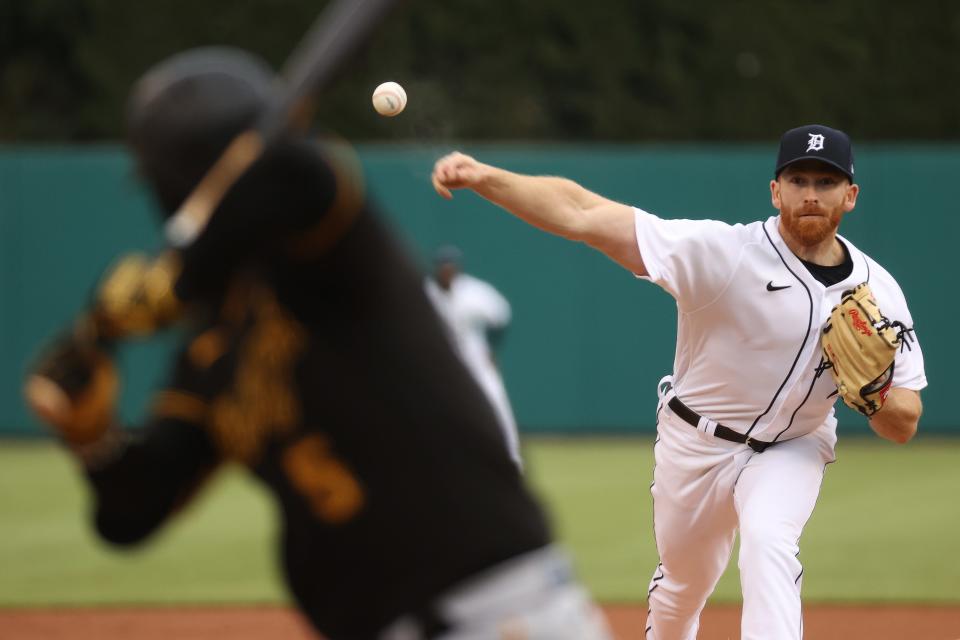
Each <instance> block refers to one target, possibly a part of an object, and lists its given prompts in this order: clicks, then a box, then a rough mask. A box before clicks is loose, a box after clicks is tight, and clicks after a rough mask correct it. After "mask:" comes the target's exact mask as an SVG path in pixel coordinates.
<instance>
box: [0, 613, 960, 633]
mask: <svg viewBox="0 0 960 640" xmlns="http://www.w3.org/2000/svg"><path fill="white" fill-rule="evenodd" d="M604 610H605V611H606V612H607V615H608V617H609V619H610V623H611V625H612V626H613V628H614V632H615V634H616V638H617V640H642V638H643V628H644V624H643V623H644V619H645V617H646V610H645V609H644V608H643V607H641V606H638V605H610V606H606V607H604ZM804 617H805V620H806V633H805V637H806V638H807V639H808V640H841V639H843V640H860V639H866V638H870V640H958V639H960V606H958V607H921V606H885V607H841V606H807V607H806V608H805V616H804ZM739 628H740V609H739V607H711V608H708V609H707V610H706V611H705V612H704V615H703V623H702V625H701V631H700V635H699V638H700V640H733V639H735V638H737V637H739ZM0 638H3V639H5V640H6V639H8V638H9V639H10V640H67V639H69V640H94V639H97V640H104V639H107V640H112V639H114V638H118V639H119V638H123V639H124V640H224V639H229V640H264V639H269V640H317V639H316V636H314V635H313V634H311V632H310V631H309V629H308V628H307V627H306V625H305V624H304V623H303V621H302V620H301V619H300V618H299V616H297V614H295V613H294V612H292V611H290V610H289V609H285V608H282V607H222V608H201V607H187V608H150V609H129V608H124V609H56V610H52V609H20V610H16V609H10V610H0Z"/></svg>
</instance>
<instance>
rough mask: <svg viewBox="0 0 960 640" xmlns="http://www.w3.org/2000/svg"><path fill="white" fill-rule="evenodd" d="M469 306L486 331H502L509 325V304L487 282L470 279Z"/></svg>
mask: <svg viewBox="0 0 960 640" xmlns="http://www.w3.org/2000/svg"><path fill="white" fill-rule="evenodd" d="M469 283H470V287H469V290H468V293H469V295H470V297H471V300H470V306H471V307H472V308H473V309H474V311H475V313H476V314H477V316H478V318H479V319H480V320H481V321H482V322H483V324H484V325H486V327H487V328H488V329H503V328H505V327H506V326H507V325H508V324H510V315H511V309H510V303H509V302H508V301H507V299H506V298H505V297H504V296H503V294H501V293H500V292H499V291H497V289H496V287H494V286H493V285H492V284H490V283H489V282H485V281H483V280H480V279H478V278H472V277H471V278H470V280H469Z"/></svg>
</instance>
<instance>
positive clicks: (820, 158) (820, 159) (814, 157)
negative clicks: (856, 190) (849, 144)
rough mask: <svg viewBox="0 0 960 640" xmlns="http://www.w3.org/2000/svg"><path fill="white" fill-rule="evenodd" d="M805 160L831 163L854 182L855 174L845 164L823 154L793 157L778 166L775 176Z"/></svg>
mask: <svg viewBox="0 0 960 640" xmlns="http://www.w3.org/2000/svg"><path fill="white" fill-rule="evenodd" d="M803 160H816V161H817V162H822V163H823V164H828V165H830V166H831V167H833V168H834V169H836V170H837V171H839V172H840V173H842V174H843V175H845V176H847V179H848V180H850V183H851V184H852V183H853V174H852V173H850V172H849V171H847V170H846V169H845V168H844V167H843V166H841V165H840V164H839V163H838V162H834V161H833V160H830V159H829V158H825V157H823V156H821V155H807V156H800V157H799V158H791V159H790V160H788V161H787V162H784V163H783V164H782V165H780V166H779V167H777V170H776V171H775V172H774V174H773V175H774V176H775V177H777V178H779V177H780V173H781V172H782V171H783V170H784V169H786V168H787V167H789V166H790V165H792V164H796V163H798V162H801V161H803ZM767 166H770V165H767Z"/></svg>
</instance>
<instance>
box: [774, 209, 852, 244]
mask: <svg viewBox="0 0 960 640" xmlns="http://www.w3.org/2000/svg"><path fill="white" fill-rule="evenodd" d="M781 213H782V212H781ZM782 218H783V225H784V226H785V227H786V228H787V231H789V232H790V235H792V236H793V237H794V238H796V240H797V241H798V242H799V243H800V244H802V245H803V246H805V247H812V246H814V245H818V244H820V243H821V242H823V241H824V240H826V239H827V238H829V237H830V236H831V234H833V233H835V232H836V230H837V228H838V227H839V226H840V216H839V215H830V214H827V215H823V214H820V215H815V216H814V215H804V214H803V212H802V211H798V212H793V213H790V214H787V215H783V216H782Z"/></svg>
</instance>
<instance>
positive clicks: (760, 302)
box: [433, 125, 927, 640]
mask: <svg viewBox="0 0 960 640" xmlns="http://www.w3.org/2000/svg"><path fill="white" fill-rule="evenodd" d="M433 184H434V187H435V188H436V190H437V192H438V193H439V194H440V195H441V196H444V197H446V198H450V197H451V190H453V189H463V188H467V189H472V190H473V191H475V192H477V193H478V194H480V195H481V196H483V197H484V198H486V199H488V200H490V201H491V202H493V203H495V204H497V205H500V206H501V207H503V208H504V209H506V210H507V211H509V212H511V213H512V214H514V215H516V216H518V217H519V218H521V219H523V220H525V221H526V222H528V223H530V224H531V225H533V226H535V227H538V228H540V229H543V230H545V231H548V232H550V233H554V234H557V235H560V236H563V237H565V238H568V239H570V240H575V241H580V242H584V243H586V244H588V245H589V246H591V247H593V248H595V249H597V250H599V251H601V252H603V253H605V254H606V255H607V256H609V257H610V258H612V259H613V260H614V261H615V262H617V263H619V264H620V265H622V266H623V267H625V268H626V269H628V270H630V271H631V272H632V273H634V274H636V275H637V276H638V277H640V278H642V279H644V280H649V281H651V282H653V283H655V284H657V285H659V286H660V287H662V288H663V289H664V290H665V291H666V292H667V293H669V294H670V295H671V296H673V297H674V298H675V300H676V303H677V348H676V357H675V360H674V366H673V372H672V374H671V375H667V376H665V377H664V378H663V380H662V381H661V383H660V385H659V390H658V391H659V403H658V406H657V422H658V424H657V430H658V435H659V437H658V439H657V443H656V448H655V459H656V467H655V469H654V484H653V486H652V490H651V491H652V494H653V500H654V503H653V505H654V509H653V510H654V531H655V536H656V542H657V548H658V551H659V554H660V563H659V564H658V565H657V567H656V570H655V571H654V575H653V578H652V580H651V582H650V590H649V605H650V614H649V616H648V620H647V628H646V638H647V639H648V640H692V639H693V638H696V635H697V629H698V626H699V617H700V612H701V610H702V609H703V606H704V604H705V603H706V600H707V597H708V596H709V595H710V593H711V592H712V591H713V588H714V586H715V585H716V583H717V580H718V579H719V578H720V575H721V573H722V572H723V570H724V568H725V567H726V566H727V562H728V559H729V556H730V553H731V550H732V549H733V544H734V538H735V536H736V534H737V532H738V531H739V534H740V562H739V564H740V574H741V584H742V588H743V619H742V624H741V631H742V638H743V639H744V640H797V639H799V638H801V637H802V635H803V620H802V615H801V606H800V587H801V583H802V578H803V568H802V566H801V564H800V560H799V557H798V556H799V539H800V534H801V533H802V531H803V528H804V525H805V524H806V522H807V519H808V518H809V517H810V515H811V513H812V511H813V508H814V505H815V503H816V499H817V494H818V492H819V490H820V485H821V482H822V480H823V474H824V469H825V467H826V465H827V464H829V463H830V462H833V460H834V444H835V442H836V424H837V423H836V419H835V417H834V403H835V401H836V399H837V397H838V396H839V397H840V398H841V399H842V400H843V401H844V402H845V403H846V404H848V405H849V406H851V407H852V408H854V409H856V410H857V411H859V412H860V413H862V414H863V415H864V416H865V417H866V419H867V420H868V421H869V424H870V426H871V427H872V429H873V430H874V431H875V432H876V433H877V434H878V435H879V436H880V437H882V438H885V439H888V440H891V441H894V442H897V443H904V442H907V441H908V440H910V439H911V438H912V437H913V435H914V434H915V433H916V431H917V424H918V421H919V418H920V414H921V409H922V405H921V402H920V390H921V389H923V388H924V387H925V386H926V384H927V380H926V376H925V374H924V368H923V355H922V353H921V350H920V345H919V343H918V342H917V339H916V336H915V335H914V332H913V320H912V318H911V315H910V310H909V309H908V307H907V303H906V300H905V298H904V295H903V293H902V291H901V290H900V287H899V286H898V285H897V282H896V280H895V279H894V278H893V276H891V275H890V273H888V272H887V271H886V270H885V269H884V268H883V267H881V266H880V265H879V264H878V263H877V262H875V261H874V260H873V259H871V258H870V257H869V256H867V255H866V254H864V253H863V252H862V251H860V250H859V249H857V247H856V246H855V245H854V244H853V242H851V241H850V240H849V239H847V238H845V237H842V236H840V235H838V233H837V229H838V226H839V224H840V221H841V219H842V218H843V217H844V216H845V215H846V214H848V213H850V212H851V211H853V210H854V207H855V206H856V204H857V195H858V194H859V186H858V185H857V184H856V183H855V181H854V161H853V150H852V145H851V142H850V139H849V138H848V137H847V135H846V134H845V133H843V132H842V131H838V130H836V129H832V128H829V127H825V126H820V125H809V126H803V127H798V128H795V129H791V130H790V131H787V132H786V133H784V134H783V136H782V138H781V141H780V149H779V154H778V156H777V160H776V164H775V166H774V172H773V179H772V180H771V181H770V197H771V201H772V204H773V206H774V208H775V209H777V211H778V212H779V215H776V216H772V217H770V218H768V219H766V220H760V221H757V222H753V223H751V224H747V225H741V224H737V225H729V224H725V223H723V222H717V221H713V220H670V219H665V218H661V217H658V216H656V215H653V214H652V213H648V212H646V211H643V210H641V209H637V208H633V207H630V206H627V205H624V204H620V203H617V202H613V201H611V200H608V199H606V198H603V197H601V196H599V195H597V194H595V193H591V192H590V191H588V190H586V189H584V188H583V187H581V186H580V185H578V184H576V183H574V182H571V181H569V180H566V179H563V178H557V177H541V176H526V175H519V174H515V173H511V172H508V171H505V170H503V169H499V168H496V167H493V166H489V165H486V164H483V163H480V162H478V161H476V160H475V159H473V158H471V157H469V156H466V155H463V154H461V153H453V154H450V155H448V156H446V157H444V158H442V159H441V160H439V161H438V162H437V163H436V165H435V167H434V172H433Z"/></svg>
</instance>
